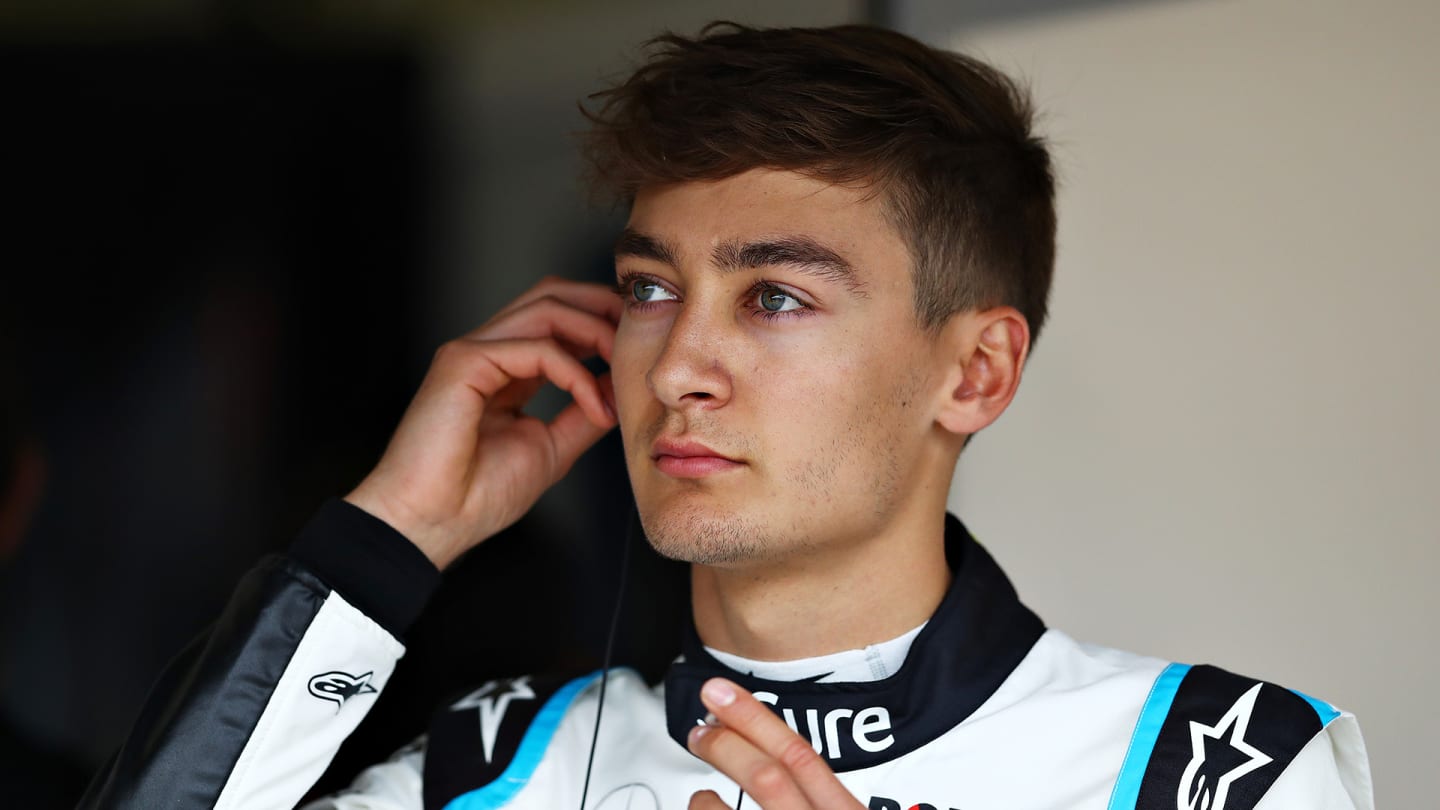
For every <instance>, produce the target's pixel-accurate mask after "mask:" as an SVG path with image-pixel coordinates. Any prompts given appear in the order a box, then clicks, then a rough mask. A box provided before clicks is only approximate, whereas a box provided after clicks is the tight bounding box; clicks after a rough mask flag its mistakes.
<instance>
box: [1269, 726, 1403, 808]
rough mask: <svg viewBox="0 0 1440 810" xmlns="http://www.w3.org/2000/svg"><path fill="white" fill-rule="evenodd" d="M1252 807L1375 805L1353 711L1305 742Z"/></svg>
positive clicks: (1362, 806)
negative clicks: (1258, 801) (1257, 802)
mask: <svg viewBox="0 0 1440 810" xmlns="http://www.w3.org/2000/svg"><path fill="white" fill-rule="evenodd" d="M1255 810H1375V797H1374V790H1373V788H1372V786H1371V784H1370V762H1369V758H1368V757H1367V756H1366V754H1365V741H1364V740H1363V739H1362V738H1361V737H1360V725H1359V723H1357V722H1356V721H1355V716H1354V715H1351V714H1342V715H1340V716H1339V717H1337V718H1335V720H1333V721H1332V722H1331V723H1330V725H1328V726H1326V727H1325V728H1324V729H1323V730H1321V732H1320V733H1319V734H1316V735H1315V737H1314V738H1313V739H1311V740H1310V742H1309V743H1306V745H1305V747H1304V748H1302V749H1300V753H1299V754H1297V755H1296V756H1295V759H1293V760H1291V762H1290V766H1289V767H1287V768H1286V769H1285V772H1284V773H1282V774H1280V778H1279V779H1276V780H1275V784H1273V785H1271V786H1270V789H1269V790H1268V791H1266V792H1265V797H1264V798H1262V799H1261V800H1260V803H1259V804H1257V805H1255Z"/></svg>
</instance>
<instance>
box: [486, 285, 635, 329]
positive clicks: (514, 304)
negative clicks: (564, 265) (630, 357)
mask: <svg viewBox="0 0 1440 810" xmlns="http://www.w3.org/2000/svg"><path fill="white" fill-rule="evenodd" d="M547 296H548V297H552V298H555V299H557V300H559V301H563V302H564V303H566V304H569V305H570V306H572V307H575V308H577V309H583V310H585V311H586V312H590V313H593V314H595V315H600V316H602V317H604V318H606V319H608V320H609V321H610V322H612V323H619V321H620V312H621V310H623V309H624V303H623V302H622V301H621V300H620V296H618V295H616V294H615V288H614V287H611V286H610V285H608V284H595V283H593V282H587V281H571V280H570V279H564V278H556V277H554V276H548V277H546V278H543V279H541V280H540V283H538V284H536V285H535V286H534V287H531V288H530V289H528V290H526V291H525V292H523V293H521V294H520V297H518V298H516V299H515V300H514V301H511V302H510V303H509V304H506V305H505V308H504V309H502V310H500V312H498V313H496V316H495V317H496V318H498V317H500V316H502V315H504V314H506V313H508V312H510V311H511V310H515V309H519V308H520V307H522V306H525V305H526V304H529V303H530V302H532V301H536V300H539V299H541V298H545V297H547ZM491 320H494V318H492V319H491Z"/></svg>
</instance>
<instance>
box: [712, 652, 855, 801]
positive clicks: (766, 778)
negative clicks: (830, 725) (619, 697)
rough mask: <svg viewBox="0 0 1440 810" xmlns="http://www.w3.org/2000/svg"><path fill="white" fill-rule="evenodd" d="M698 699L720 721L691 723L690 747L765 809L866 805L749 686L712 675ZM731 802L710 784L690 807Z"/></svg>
mask: <svg viewBox="0 0 1440 810" xmlns="http://www.w3.org/2000/svg"><path fill="white" fill-rule="evenodd" d="M700 701H701V702H702V703H704V704H705V708H707V709H709V710H710V713H711V714H713V715H715V719H716V720H718V721H719V723H718V724H717V725H705V726H696V727H695V728H694V729H692V730H691V731H690V740H689V743H690V751H691V752H692V753H694V754H695V755H696V756H698V757H700V758H701V759H703V760H705V761H706V762H708V763H710V764H711V765H714V766H715V768H716V769H717V770H719V771H720V772H721V773H723V774H725V775H726V776H728V777H730V778H731V779H734V780H735V782H736V783H738V784H739V785H740V787H741V788H742V789H743V790H744V791H745V794H746V797H747V798H750V799H753V800H754V801H755V803H756V804H758V805H760V807H761V808H762V809H763V810H865V806H864V805H862V804H861V803H860V801H859V800H858V799H856V798H855V797H854V796H852V795H851V794H850V791H848V790H846V789H845V786H844V785H842V784H840V780H839V779H837V778H836V777H835V773H834V771H831V770H830V766H829V765H826V764H825V761H824V760H823V759H821V758H820V755H819V754H817V753H815V749H814V748H811V747H810V743H808V742H806V741H805V740H803V739H801V737H800V735H798V734H796V733H795V732H794V731H792V730H791V729H790V727H789V726H787V725H785V723H784V722H783V721H782V720H781V719H780V718H779V717H776V716H775V713H774V712H772V711H770V708H769V707H768V706H766V705H765V704H763V703H761V702H760V701H758V700H756V699H755V697H754V696H753V695H751V694H750V693H749V692H746V691H745V690H744V689H741V688H740V687H738V686H736V685H735V684H734V683H731V682H730V681H727V680H725V679H724V678H711V679H710V680H708V681H706V682H705V686H704V687H702V688H701V690H700ZM748 804H749V803H748V802H747V803H746V805H747V806H748ZM727 808H729V805H727V804H725V802H724V801H722V800H721V799H720V797H719V796H718V795H716V794H715V792H714V791H711V790H702V791H700V792H699V793H696V794H695V795H694V796H691V797H690V810H726V809H727Z"/></svg>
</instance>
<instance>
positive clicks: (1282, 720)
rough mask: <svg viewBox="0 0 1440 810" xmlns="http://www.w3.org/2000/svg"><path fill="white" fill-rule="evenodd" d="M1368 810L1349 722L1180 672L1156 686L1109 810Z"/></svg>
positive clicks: (1254, 686) (1257, 689) (1304, 698)
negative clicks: (1358, 809) (1345, 809)
mask: <svg viewBox="0 0 1440 810" xmlns="http://www.w3.org/2000/svg"><path fill="white" fill-rule="evenodd" d="M1302 796H1303V797H1307V798H1303V799H1301V798H1299V797H1302ZM1372 806H1373V801H1372V799H1371V797H1370V783H1369V771H1368V764H1367V762H1366V758H1365V750H1364V744H1363V742H1361V741H1360V738H1359V729H1358V726H1356V724H1355V718H1354V716H1353V715H1350V714H1347V713H1344V712H1341V711H1339V710H1337V709H1335V708H1334V707H1333V706H1331V705H1330V704H1328V703H1325V702H1324V701H1321V700H1318V699H1315V698H1312V697H1309V696H1308V695H1305V694H1303V693H1300V692H1296V691H1294V690H1291V689H1287V688H1285V687H1282V686H1278V685H1276V684H1273V683H1269V682H1266V681H1261V680H1257V679H1255V678H1249V677H1246V676H1243V675H1237V674H1235V673H1232V672H1228V671H1226V670H1223V669H1220V668H1219V667H1214V666H1210V665H1201V666H1188V665H1184V664H1171V665H1169V666H1167V667H1166V668H1165V669H1164V670H1163V671H1162V672H1161V673H1160V674H1159V676H1158V677H1156V679H1155V681H1154V683H1153V685H1152V687H1151V690H1150V693H1149V695H1148V697H1147V698H1146V701H1145V704H1144V706H1143V708H1142V710H1141V712H1140V716H1139V719H1138V721H1137V722H1136V725H1135V730H1134V733H1133V736H1132V738H1131V742H1130V747H1129V750H1128V752H1127V754H1126V758H1125V761H1124V764H1123V765H1122V768H1121V772H1120V774H1119V777H1118V779H1117V780H1116V784H1115V790H1114V794H1113V795H1112V797H1111V802H1110V808H1111V809H1112V810H1119V808H1125V809H1126V810H1129V808H1132V807H1133V808H1137V810H1151V809H1152V808H1154V809H1158V808H1164V809H1165V810H1170V808H1176V807H1179V808H1217V810H1218V808H1226V810H1255V808H1265V810H1282V809H1284V810H1288V808H1301V807H1305V808H1317V807H1324V808H1329V807H1334V808H1370V807H1372Z"/></svg>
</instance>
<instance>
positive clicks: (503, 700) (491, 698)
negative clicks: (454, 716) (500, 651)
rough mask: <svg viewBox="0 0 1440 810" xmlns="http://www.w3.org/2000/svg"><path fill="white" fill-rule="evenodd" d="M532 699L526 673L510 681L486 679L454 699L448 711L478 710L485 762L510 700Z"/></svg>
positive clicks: (487, 759) (489, 756)
mask: <svg viewBox="0 0 1440 810" xmlns="http://www.w3.org/2000/svg"><path fill="white" fill-rule="evenodd" d="M534 699H535V690H534V689H531V688H530V676H528V675H527V676H525V677H523V678H515V679H513V680H512V679H504V680H498V681H490V682H489V683H486V684H485V685H484V686H482V687H480V688H479V689H476V690H475V691H474V692H471V693H470V694H468V695H466V696H465V697H463V698H460V699H459V700H457V701H456V702H455V704H454V705H452V706H451V707H450V711H452V712H459V711H464V710H466V709H477V710H479V714H480V744H481V745H482V746H484V748H485V761H486V762H489V761H490V760H491V759H492V758H493V757H494V754H495V735H496V734H498V733H499V731H500V721H501V720H503V719H504V718H505V708H506V707H507V706H509V705H510V701H512V700H534Z"/></svg>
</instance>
